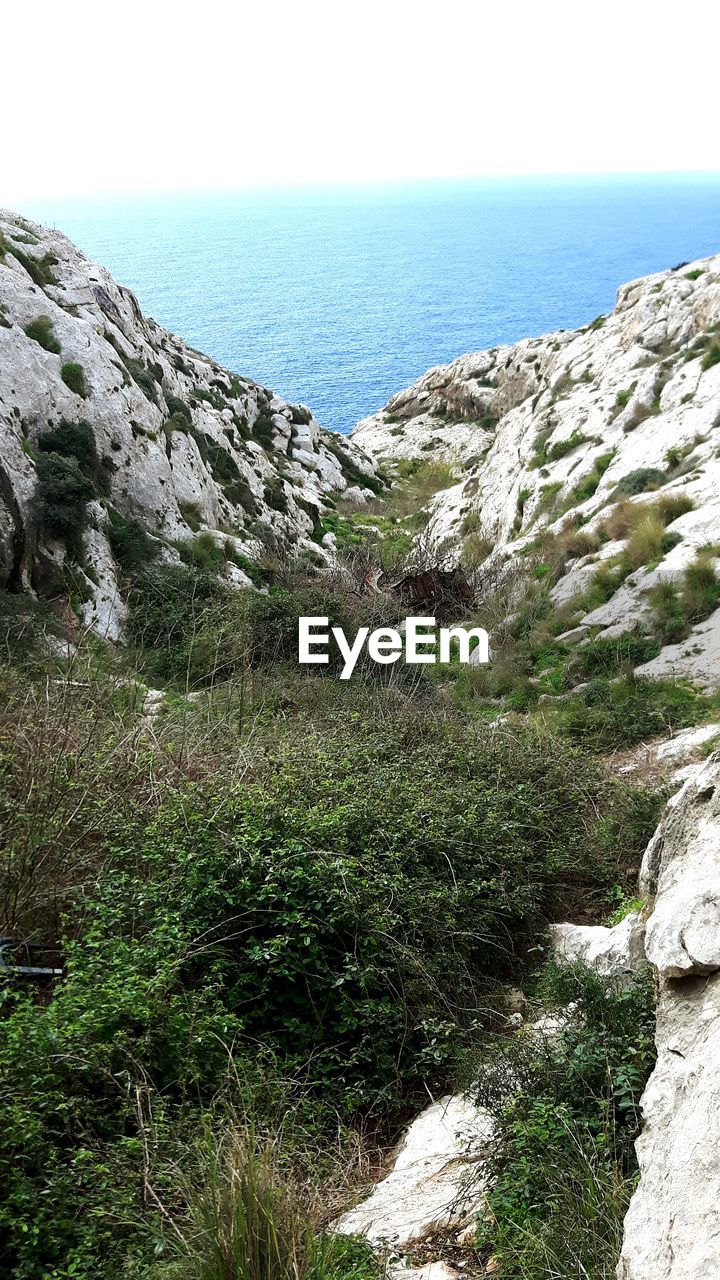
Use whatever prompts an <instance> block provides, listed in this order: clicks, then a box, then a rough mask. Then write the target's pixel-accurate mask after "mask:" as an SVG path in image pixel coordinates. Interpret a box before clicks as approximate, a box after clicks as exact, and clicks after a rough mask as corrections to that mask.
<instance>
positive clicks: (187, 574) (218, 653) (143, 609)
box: [128, 553, 242, 687]
mask: <svg viewBox="0 0 720 1280" xmlns="http://www.w3.org/2000/svg"><path fill="white" fill-rule="evenodd" d="M220 556H221V558H222V553H220ZM188 558H189V559H192V556H191V554H190V553H188ZM200 559H202V555H201V556H200ZM226 596H227V593H226V591H225V590H224V589H223V587H222V586H221V585H220V583H218V581H217V579H216V577H215V574H214V571H208V569H207V566H206V565H203V567H196V566H195V565H184V564H183V565H157V566H150V568H148V569H146V570H145V571H144V572H142V573H140V574H138V575H137V576H136V578H135V582H134V585H133V589H132V591H131V592H130V596H129V599H128V603H129V606H130V613H129V619H128V627H129V633H130V637H131V639H132V640H133V642H134V644H135V646H136V648H137V649H138V650H139V651H140V652H141V655H142V663H143V665H144V667H145V668H146V669H147V670H148V671H149V672H150V673H151V674H152V675H154V676H157V677H160V678H162V679H166V680H174V681H180V682H182V683H183V684H186V685H189V686H190V687H197V686H198V685H203V684H208V683H209V684H212V683H213V682H214V681H215V680H217V679H221V678H224V677H226V676H227V675H229V674H230V673H231V671H232V670H233V669H234V667H235V665H236V664H237V662H239V661H240V660H241V655H242V643H241V637H240V636H239V635H235V634H233V633H232V632H229V631H228V627H227V624H226V621H225V619H224V615H223V604H224V602H225V600H226Z"/></svg>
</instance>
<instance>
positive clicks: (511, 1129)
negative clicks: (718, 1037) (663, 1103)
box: [480, 966, 655, 1280]
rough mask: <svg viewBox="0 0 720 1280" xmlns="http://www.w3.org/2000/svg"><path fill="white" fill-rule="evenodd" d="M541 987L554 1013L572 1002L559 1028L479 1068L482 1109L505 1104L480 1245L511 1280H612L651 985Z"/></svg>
mask: <svg viewBox="0 0 720 1280" xmlns="http://www.w3.org/2000/svg"><path fill="white" fill-rule="evenodd" d="M543 985H544V995H545V997H546V999H547V998H548V997H549V999H550V1004H551V1007H556V1008H558V1009H559V1010H560V1012H561V1013H562V1009H563V1008H566V1007H567V1006H568V1005H569V1004H570V1002H571V1001H572V1004H573V1012H572V1014H571V1015H570V1016H569V1018H567V1021H566V1022H565V1025H564V1026H562V1027H561V1029H560V1030H559V1032H558V1033H557V1035H556V1036H555V1037H553V1039H547V1040H545V1041H543V1042H540V1043H538V1041H537V1039H534V1040H533V1041H530V1042H528V1040H527V1039H526V1040H525V1041H524V1043H523V1039H522V1037H517V1036H516V1037H514V1038H513V1039H512V1040H510V1041H508V1040H505V1041H504V1042H501V1043H500V1044H499V1045H498V1046H497V1048H496V1052H495V1055H494V1057H491V1059H490V1063H489V1069H487V1067H486V1066H485V1064H484V1063H483V1062H482V1061H481V1064H480V1065H481V1072H483V1075H484V1077H485V1078H484V1079H482V1078H481V1085H480V1100H481V1101H483V1102H487V1101H492V1102H493V1103H494V1104H495V1105H497V1104H498V1101H500V1102H502V1100H503V1096H504V1098H505V1105H504V1110H503V1113H502V1121H501V1126H500V1132H499V1135H498V1137H497V1140H496V1141H497V1148H496V1154H495V1158H494V1160H493V1162H492V1169H491V1176H492V1175H494V1176H493V1179H492V1181H491V1185H490V1190H489V1192H488V1196H487V1213H486V1216H485V1218H484V1220H483V1221H482V1222H481V1224H480V1237H481V1241H482V1244H483V1245H484V1246H485V1247H487V1248H489V1249H491V1250H492V1252H493V1254H494V1255H495V1256H496V1257H497V1258H498V1260H499V1262H500V1265H501V1273H502V1275H503V1277H507V1280H545V1278H546V1277H547V1276H550V1275H552V1276H563V1277H565V1276H567V1277H569V1276H593V1277H597V1280H601V1278H602V1280H612V1277H614V1275H615V1267H616V1264H617V1257H618V1253H619V1248H620V1241H621V1239H622V1223H623V1218H624V1215H625V1212H626V1210H627V1205H628V1203H629V1199H630V1195H631V1194H632V1190H633V1186H634V1179H635V1172H636V1161H635V1154H634V1142H635V1139H636V1138H637V1136H638V1133H639V1131H640V1125H641V1116H640V1108H639V1102H640V1096H641V1094H642V1091H643V1089H644V1087H645V1084H646V1081H647V1078H648V1076H649V1074H650V1071H651V1070H652V1066H653V1063H654V1058H655V1050H654V1043H653V1035H654V1023H655V1017H654V1000H653V990H652V984H651V981H650V979H649V978H647V979H636V980H635V981H634V982H632V983H630V984H628V985H626V986H624V987H618V986H617V985H615V984H614V983H613V982H612V981H611V980H608V979H602V978H599V977H598V976H597V975H595V974H592V973H590V972H589V971H587V970H581V969H578V970H574V969H567V970H558V969H555V968H553V967H552V966H551V967H550V969H549V970H548V971H547V972H546V975H545V979H544V984H543ZM520 1082H521V1083H522V1090H521V1091H519V1090H518V1084H519V1083H520ZM549 1151H551V1152H552V1160H548V1152H549Z"/></svg>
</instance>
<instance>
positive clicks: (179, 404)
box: [165, 392, 192, 425]
mask: <svg viewBox="0 0 720 1280" xmlns="http://www.w3.org/2000/svg"><path fill="white" fill-rule="evenodd" d="M165 403H166V405H167V407H168V413H169V414H170V417H171V418H180V419H183V420H184V421H185V422H186V423H188V425H189V424H190V423H191V422H192V410H191V409H190V406H189V405H187V404H186V403H185V401H184V400H181V399H180V397H179V396H173V395H171V394H170V392H166V394H165Z"/></svg>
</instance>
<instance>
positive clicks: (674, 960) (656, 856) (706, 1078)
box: [617, 755, 720, 1280]
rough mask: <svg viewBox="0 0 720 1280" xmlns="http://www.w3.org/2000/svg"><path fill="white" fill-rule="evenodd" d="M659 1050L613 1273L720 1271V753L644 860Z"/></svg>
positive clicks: (629, 1279)
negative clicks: (637, 1174)
mask: <svg viewBox="0 0 720 1280" xmlns="http://www.w3.org/2000/svg"><path fill="white" fill-rule="evenodd" d="M642 881H643V888H644V890H645V892H647V893H648V894H649V895H650V897H651V900H652V911H651V913H650V915H649V918H648V921H647V931H646V953H647V957H648V960H649V961H650V963H651V964H652V965H653V966H654V969H655V971H656V973H657V976H658V1023H657V1047H658V1060H657V1065H656V1067H655V1070H654V1072H653V1074H652V1076H651V1078H650V1081H649V1083H648V1086H647V1089H646V1091H645V1094H644V1097H643V1102H642V1108H643V1117H644V1128H643V1133H642V1135H641V1137H640V1139H639V1141H638V1144H637V1150H638V1159H639V1163H640V1182H639V1185H638V1188H637V1190H636V1192H635V1195H634V1196H633V1199H632V1203H631V1205H630V1210H629V1212H628V1215H627V1218H626V1222H625V1239H624V1243H623V1249H622V1256H621V1260H620V1264H619V1266H618V1272H617V1274H618V1280H705V1278H707V1280H710V1278H711V1277H715V1276H717V1275H720V1077H719V1076H718V1070H717V1064H718V1059H719V1055H720V756H718V755H715V756H713V757H711V758H710V760H709V761H708V762H707V764H706V765H705V767H704V768H703V769H702V771H701V772H700V773H699V774H698V775H696V776H695V777H694V778H692V779H690V781H688V782H687V783H686V785H685V787H684V788H683V790H682V791H681V792H680V793H679V794H678V795H677V796H676V797H675V798H674V800H673V801H672V802H671V804H670V806H669V807H668V810H667V813H666V816H665V818H664V820H663V822H662V823H661V825H660V827H659V828H658V831H657V833H656V835H655V837H654V838H653V840H652V841H651V843H650V845H649V847H648V850H647V853H646V855H645V860H644V863H643V870H642Z"/></svg>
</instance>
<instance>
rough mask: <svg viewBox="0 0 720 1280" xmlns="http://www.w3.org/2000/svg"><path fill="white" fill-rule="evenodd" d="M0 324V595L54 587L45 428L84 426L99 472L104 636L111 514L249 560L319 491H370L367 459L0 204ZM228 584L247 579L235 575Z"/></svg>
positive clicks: (117, 593)
mask: <svg viewBox="0 0 720 1280" xmlns="http://www.w3.org/2000/svg"><path fill="white" fill-rule="evenodd" d="M0 316H1V317H2V323H0V589H2V588H3V587H5V586H8V585H10V586H11V587H12V588H13V589H17V588H19V587H26V588H28V587H30V586H32V587H33V588H34V589H35V590H36V591H38V592H41V593H44V594H49V595H53V594H62V593H63V592H65V591H66V586H65V577H64V575H65V569H66V565H65V548H64V547H63V546H62V545H61V543H57V542H53V541H52V539H50V538H49V537H48V534H47V532H46V530H45V527H44V522H43V519H42V511H41V510H40V509H39V508H40V506H41V504H39V502H38V496H39V494H38V471H37V459H38V455H39V452H40V451H41V450H42V447H43V441H45V442H46V447H47V437H48V435H49V433H51V432H52V431H53V429H54V428H57V427H59V426H60V425H61V424H62V423H70V424H72V425H75V424H83V423H84V424H87V427H89V428H90V432H91V438H92V441H93V445H94V449H95V451H96V454H97V468H96V469H97V470H98V471H99V472H101V473H102V474H101V478H100V479H99V480H98V479H97V477H96V480H95V481H94V482H93V483H94V484H95V487H96V490H97V501H96V502H93V503H91V504H89V507H88V509H87V512H86V519H85V528H84V531H83V543H84V545H83V552H84V560H85V562H86V567H87V568H88V574H87V575H85V577H86V578H87V582H86V583H83V593H82V594H83V598H84V600H85V603H84V605H83V608H82V615H83V621H84V623H85V624H86V625H87V626H89V627H91V628H93V629H94V630H96V631H97V632H98V633H99V634H100V635H103V636H105V637H106V638H108V639H111V640H117V639H120V638H121V637H122V633H123V626H124V621H125V605H124V601H123V598H122V593H121V589H120V585H119V579H118V575H117V574H116V572H115V568H116V566H115V562H114V557H113V553H112V549H111V545H110V541H109V539H108V513H109V512H111V511H113V512H115V513H118V514H119V515H120V516H121V517H124V518H125V519H126V520H135V521H137V522H139V524H140V525H141V526H142V527H143V528H144V529H145V530H146V531H147V532H149V533H151V534H153V535H155V536H156V537H157V538H158V539H160V541H161V542H162V543H163V544H164V545H166V546H171V544H172V543H173V542H174V541H176V540H187V539H189V538H191V537H192V536H193V531H194V530H196V529H197V528H198V527H200V528H201V529H203V530H205V531H206V532H210V533H211V534H216V535H217V537H218V538H219V539H220V540H221V541H224V540H225V538H226V537H228V536H230V537H232V536H233V535H234V534H237V535H241V537H242V542H241V543H240V547H241V550H242V552H243V554H245V555H248V556H250V557H251V558H252V555H253V554H254V551H253V548H254V547H257V548H258V549H259V546H260V543H259V542H258V535H260V536H262V535H263V534H265V535H267V536H269V537H271V538H272V539H273V540H274V541H276V542H278V543H280V544H281V545H284V546H286V547H293V546H295V545H297V544H298V543H299V542H300V541H301V540H302V539H308V538H309V537H310V536H311V534H312V532H313V529H314V526H315V522H316V519H317V516H318V515H319V514H321V513H322V511H323V510H324V500H325V498H326V496H327V495H328V494H330V493H331V492H337V491H343V490H345V489H346V488H347V487H348V486H352V487H353V488H355V489H357V486H358V483H359V478H360V479H361V480H362V479H363V478H364V479H367V480H368V481H370V482H373V477H374V466H373V463H372V462H371V461H370V460H369V458H368V457H366V455H365V454H364V453H363V452H362V451H361V450H360V449H359V448H357V447H356V446H355V445H353V444H352V443H351V442H349V441H348V440H347V439H345V438H344V437H343V436H340V435H337V434H335V433H333V432H330V431H326V430H324V429H323V428H322V427H321V426H320V424H319V423H318V422H316V421H315V419H314V418H313V416H312V414H311V412H310V410H308V409H306V408H304V407H303V406H301V405H291V404H287V403H285V401H283V400H281V399H280V398H279V397H277V396H274V395H273V394H272V393H271V392H269V391H267V390H266V389H265V388H263V387H261V386H259V385H258V384H257V383H255V382H253V381H252V379H250V378H247V377H241V376H238V375H236V374H234V373H230V372H228V371H227V370H226V369H223V368H222V367H221V366H220V365H218V364H217V363H216V362H215V361H214V360H212V359H211V358H209V357H208V356H204V355H202V354H200V353H199V352H197V351H194V350H192V349H191V348H190V347H188V346H187V345H186V344H185V343H184V342H183V341H182V340H181V339H180V338H177V337H175V336H174V335H173V334H170V333H168V332H166V331H165V330H164V329H161V328H160V326H159V325H157V324H156V323H155V322H154V321H153V320H151V319H150V318H149V317H146V316H144V315H143V313H142V311H141V310H140V307H139V305H138V303H137V300H136V299H135V297H134V296H133V294H132V293H130V291H129V290H128V289H125V288H123V287H122V286H120V285H118V284H116V282H115V281H114V280H113V279H112V277H111V276H110V275H109V273H108V272H107V271H105V270H104V269H103V268H102V267H100V266H97V265H96V264H94V263H92V262H90V261H89V260H88V259H87V258H86V257H85V255H84V254H82V253H81V252H80V251H79V250H78V249H76V248H75V247H74V246H73V245H72V244H71V243H70V241H69V240H67V239H66V238H65V236H63V235H61V234H60V233H59V232H56V231H51V230H49V229H47V228H44V227H40V226H37V225H36V224H34V223H30V222H27V221H26V220H24V219H20V218H17V217H15V216H14V215H13V214H11V213H8V212H6V211H0ZM85 429H87V428H85ZM280 455H282V463H280V462H279V457H280ZM64 456H67V455H64ZM358 491H359V492H360V494H361V495H363V494H364V492H365V490H364V489H363V488H360V489H359V490H358ZM173 554H175V553H173ZM73 571H74V572H75V570H73ZM77 572H78V573H79V574H82V571H81V570H78V571H77ZM238 575H240V576H238ZM231 577H232V580H233V581H234V583H235V585H243V584H245V583H246V582H247V581H248V579H247V577H246V575H244V574H243V573H242V571H241V570H238V573H237V574H232V575H231Z"/></svg>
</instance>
